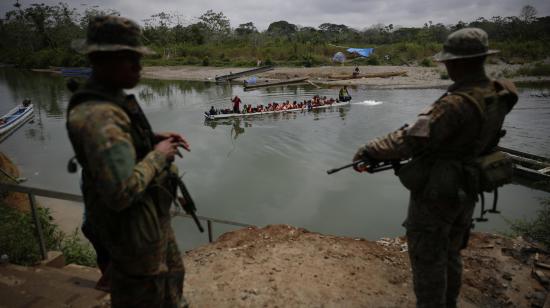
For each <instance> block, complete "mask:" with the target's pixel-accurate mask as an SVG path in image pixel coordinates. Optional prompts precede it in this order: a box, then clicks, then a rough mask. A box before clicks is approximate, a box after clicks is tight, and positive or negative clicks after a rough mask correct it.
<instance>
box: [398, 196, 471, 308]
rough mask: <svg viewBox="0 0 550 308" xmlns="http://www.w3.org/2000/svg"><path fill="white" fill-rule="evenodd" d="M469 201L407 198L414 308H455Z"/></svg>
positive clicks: (467, 224) (467, 229)
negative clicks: (414, 295) (415, 307)
mask: <svg viewBox="0 0 550 308" xmlns="http://www.w3.org/2000/svg"><path fill="white" fill-rule="evenodd" d="M474 207H475V200H474V198H473V197H468V196H466V195H465V194H464V193H463V192H461V194H460V198H457V199H456V200H445V201H441V200H439V201H435V200H426V199H423V198H421V197H415V196H414V195H411V199H410V203H409V210H408V215H407V220H406V221H405V223H404V224H403V225H404V226H405V228H406V229H407V241H408V246H409V258H410V262H411V267H412V272H413V283H414V292H415V294H416V300H417V303H416V306H417V307H456V305H457V299H458V295H459V293H460V286H461V284H462V258H461V256H460V250H462V249H463V248H465V247H466V243H467V241H468V236H469V233H470V228H471V224H472V215H473V211H474Z"/></svg>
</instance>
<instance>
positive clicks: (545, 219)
mask: <svg viewBox="0 0 550 308" xmlns="http://www.w3.org/2000/svg"><path fill="white" fill-rule="evenodd" d="M541 206H542V207H541V209H539V211H538V213H537V217H535V218H534V219H533V220H523V219H518V220H514V221H512V222H510V224H511V230H512V232H513V234H514V235H521V236H523V237H524V238H526V239H528V240H531V241H535V242H538V243H541V244H543V245H544V246H546V248H547V249H548V248H550V199H546V200H543V201H542V202H541Z"/></svg>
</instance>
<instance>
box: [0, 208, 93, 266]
mask: <svg viewBox="0 0 550 308" xmlns="http://www.w3.org/2000/svg"><path fill="white" fill-rule="evenodd" d="M37 212H38V218H39V220H40V223H41V225H42V232H43V233H44V241H45V244H46V249H47V250H58V251H61V252H63V255H64V256H65V262H66V263H67V264H69V263H76V264H81V265H86V266H96V260H95V252H94V250H93V248H92V247H91V246H90V244H88V243H87V242H84V241H83V240H82V239H81V237H80V235H79V232H78V229H76V230H75V231H74V232H73V233H71V234H65V233H63V232H62V231H61V230H60V229H59V227H58V226H57V225H56V224H55V223H54V221H53V218H52V217H51V215H50V211H49V209H47V208H38V209H37ZM0 254H2V255H4V254H5V255H7V256H8V258H9V261H10V262H12V263H15V264H20V265H33V264H36V263H37V262H39V261H40V249H39V245H38V240H37V238H36V233H35V227H34V222H33V219H32V216H31V214H30V213H25V212H21V211H19V210H17V209H14V208H11V207H8V206H5V205H4V204H3V203H0Z"/></svg>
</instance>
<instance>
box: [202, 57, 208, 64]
mask: <svg viewBox="0 0 550 308" xmlns="http://www.w3.org/2000/svg"><path fill="white" fill-rule="evenodd" d="M209 64H210V60H209V59H208V56H206V57H204V58H202V66H208V65H209Z"/></svg>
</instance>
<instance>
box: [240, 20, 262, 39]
mask: <svg viewBox="0 0 550 308" xmlns="http://www.w3.org/2000/svg"><path fill="white" fill-rule="evenodd" d="M252 33H258V29H256V26H254V24H253V23H252V22H247V23H245V24H240V25H239V27H237V29H235V34H237V35H239V36H246V35H250V34H252Z"/></svg>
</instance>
